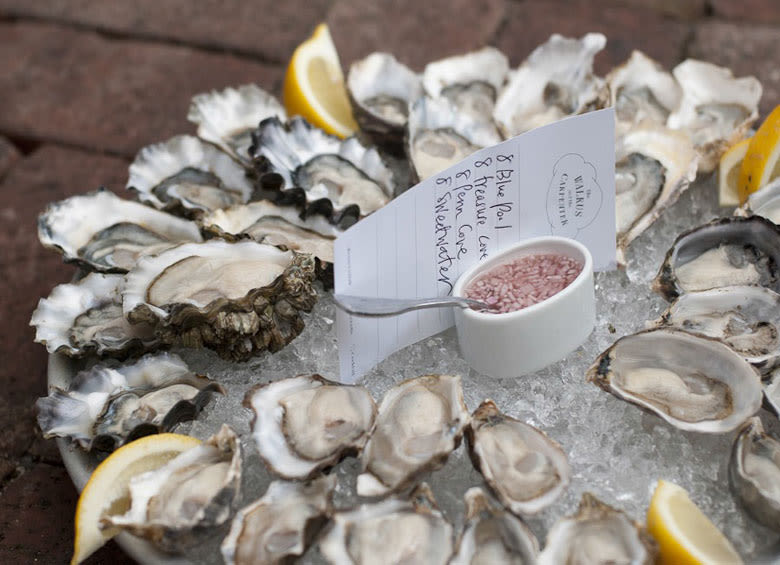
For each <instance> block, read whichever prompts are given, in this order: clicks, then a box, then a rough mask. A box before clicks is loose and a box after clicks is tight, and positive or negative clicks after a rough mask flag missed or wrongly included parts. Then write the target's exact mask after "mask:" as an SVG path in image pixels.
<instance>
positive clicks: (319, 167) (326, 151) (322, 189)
mask: <svg viewBox="0 0 780 565" xmlns="http://www.w3.org/2000/svg"><path fill="white" fill-rule="evenodd" d="M250 152H251V155H252V157H253V159H254V160H255V163H256V166H257V167H258V169H259V170H260V171H261V174H263V173H265V174H264V175H263V176H261V178H260V185H261V193H262V189H266V188H271V190H270V191H271V192H274V191H273V188H272V186H273V182H272V183H270V184H269V181H267V180H264V179H265V176H267V173H268V172H271V173H276V174H278V175H280V176H281V179H282V180H283V183H282V185H281V187H278V188H277V190H276V191H275V194H273V197H274V198H276V199H277V203H283V204H284V203H287V202H297V203H299V204H300V205H302V206H304V213H305V215H307V216H308V215H310V214H314V213H321V214H323V215H325V216H326V217H329V218H331V219H332V220H333V222H334V223H341V221H342V220H343V219H344V217H345V216H347V217H350V216H351V217H353V218H358V217H359V216H361V215H363V216H365V215H367V214H370V213H371V212H374V211H376V210H378V209H379V208H381V207H382V206H384V205H385V204H387V203H388V202H389V201H390V198H391V197H392V195H393V194H394V192H395V188H396V187H395V181H394V180H393V173H392V171H391V170H390V169H389V168H388V167H387V165H386V164H385V163H384V162H383V161H382V158H381V157H380V156H379V153H378V152H377V151H376V149H373V148H367V147H365V146H364V145H362V144H361V143H360V141H358V139H357V138H356V137H349V138H347V139H344V140H341V139H339V138H337V137H335V136H332V135H328V134H327V133H325V132H324V131H322V130H320V129H317V128H315V127H314V126H312V125H310V124H309V123H308V122H306V120H304V119H303V118H300V117H296V118H293V119H292V120H290V121H289V122H288V123H286V124H282V122H281V121H280V120H279V119H278V118H268V119H267V120H263V122H262V123H261V124H260V127H258V128H257V130H255V131H254V132H253V133H252V147H251V149H250ZM274 182H275V181H274ZM293 187H298V188H293ZM282 189H291V190H282Z"/></svg>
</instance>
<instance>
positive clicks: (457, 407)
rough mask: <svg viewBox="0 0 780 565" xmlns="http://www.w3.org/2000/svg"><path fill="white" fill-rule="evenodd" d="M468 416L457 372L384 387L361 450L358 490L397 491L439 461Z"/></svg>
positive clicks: (451, 447) (455, 441) (457, 439)
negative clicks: (369, 434)
mask: <svg viewBox="0 0 780 565" xmlns="http://www.w3.org/2000/svg"><path fill="white" fill-rule="evenodd" d="M468 421H469V412H468V409H467V408H466V404H465V402H464V400H463V390H462V389H461V386H460V377H457V376H450V375H423V376H421V377H417V378H414V379H409V380H406V381H404V382H402V383H400V384H398V385H396V386H395V387H393V388H392V389H390V390H389V391H388V392H387V393H386V394H385V396H384V398H383V399H382V402H381V404H380V406H379V413H378V415H377V420H376V425H375V426H374V431H373V432H372V434H371V437H370V438H369V440H368V443H367V444H366V447H365V449H364V450H363V455H362V457H361V463H362V470H363V472H362V474H360V475H359V476H358V478H357V493H358V495H360V496H382V495H385V494H387V493H389V492H393V491H398V490H400V489H402V488H404V487H405V486H407V485H409V484H411V483H412V482H413V481H414V480H415V479H416V478H417V477H418V476H420V475H421V474H422V473H424V472H426V471H429V470H433V469H437V468H439V467H440V466H442V465H443V464H444V462H445V461H446V460H447V457H448V456H449V454H450V453H451V452H452V451H453V450H454V449H455V448H456V447H458V445H459V444H460V440H461V437H462V435H463V429H464V428H465V427H466V425H467V424H468Z"/></svg>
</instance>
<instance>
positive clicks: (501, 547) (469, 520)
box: [449, 487, 539, 565]
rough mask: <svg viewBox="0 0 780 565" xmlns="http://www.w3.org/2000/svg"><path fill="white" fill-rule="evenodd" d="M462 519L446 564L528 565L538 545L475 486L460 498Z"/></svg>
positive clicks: (534, 559) (530, 564) (534, 558)
mask: <svg viewBox="0 0 780 565" xmlns="http://www.w3.org/2000/svg"><path fill="white" fill-rule="evenodd" d="M463 499H464V502H465V503H466V517H465V523H464V526H463V532H462V533H461V535H460V538H459V539H458V543H457V549H456V550H455V555H453V557H452V559H451V560H450V563H449V565H532V564H534V563H536V558H537V555H538V554H539V542H538V541H537V540H536V536H534V534H533V532H531V530H529V529H528V526H526V525H525V523H523V521H522V520H520V519H519V518H517V517H516V516H513V515H512V514H510V513H509V512H507V511H505V510H504V509H503V508H501V507H500V506H499V505H497V504H495V503H493V502H492V501H491V500H490V499H489V498H488V496H487V494H485V491H483V490H482V489H481V488H479V487H473V488H470V489H469V490H468V491H466V494H465V495H464V497H463Z"/></svg>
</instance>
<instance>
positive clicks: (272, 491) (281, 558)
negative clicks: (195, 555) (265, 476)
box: [221, 475, 336, 565]
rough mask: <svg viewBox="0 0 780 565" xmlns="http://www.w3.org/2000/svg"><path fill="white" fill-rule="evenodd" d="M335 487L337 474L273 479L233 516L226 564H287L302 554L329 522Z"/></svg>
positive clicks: (224, 553) (226, 543) (224, 548)
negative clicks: (298, 479)
mask: <svg viewBox="0 0 780 565" xmlns="http://www.w3.org/2000/svg"><path fill="white" fill-rule="evenodd" d="M335 488H336V477H335V475H330V476H327V475H326V476H322V477H319V478H317V479H314V480H312V481H309V482H285V481H274V482H272V483H271V484H270V485H269V486H268V490H266V492H265V494H264V495H263V497H262V498H260V499H259V500H257V501H255V502H253V503H252V504H250V505H248V506H245V507H244V508H242V509H241V510H239V511H238V513H237V514H236V517H235V518H233V524H232V525H231V527H230V533H229V534H228V535H227V536H226V537H225V539H224V541H223V542H222V546H221V550H222V557H223V559H224V560H225V563H226V564H227V565H264V564H266V563H284V562H287V560H290V559H294V558H295V557H299V556H301V555H303V554H304V552H305V551H306V550H307V549H308V548H309V546H310V545H311V543H312V542H313V541H314V538H315V536H316V535H317V534H318V533H319V532H320V529H321V528H322V526H324V525H325V522H326V521H327V517H326V514H328V513H330V512H331V506H332V502H331V499H332V497H333V490H334V489H335Z"/></svg>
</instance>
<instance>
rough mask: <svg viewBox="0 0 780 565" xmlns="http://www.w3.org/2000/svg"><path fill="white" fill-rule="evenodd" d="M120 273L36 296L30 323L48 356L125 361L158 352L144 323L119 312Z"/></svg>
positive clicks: (88, 278) (95, 275) (92, 277)
mask: <svg viewBox="0 0 780 565" xmlns="http://www.w3.org/2000/svg"><path fill="white" fill-rule="evenodd" d="M123 283H124V277H123V276H122V275H101V274H99V273H90V274H88V275H87V276H86V277H84V278H83V279H81V280H80V281H78V282H75V283H72V284H61V285H58V286H56V287H54V290H52V291H51V294H50V295H49V296H48V298H41V300H40V301H39V302H38V307H37V308H36V309H35V312H33V315H32V319H31V320H30V325H31V326H35V330H36V331H35V341H36V342H37V343H42V344H43V345H45V346H46V350H47V351H48V352H49V353H64V354H65V355H67V356H69V357H82V356H84V355H86V354H89V353H96V354H97V355H107V356H112V357H119V358H122V357H127V356H129V355H133V354H137V353H143V352H146V351H150V350H152V349H155V348H157V347H158V346H159V345H160V344H159V340H158V339H157V338H156V337H155V335H154V328H153V327H152V326H149V325H148V324H137V325H131V324H130V323H129V322H128V321H127V320H126V319H125V317H124V315H123V313H122V294H121V291H122V286H123Z"/></svg>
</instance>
